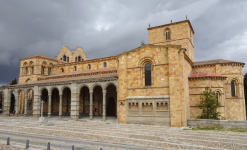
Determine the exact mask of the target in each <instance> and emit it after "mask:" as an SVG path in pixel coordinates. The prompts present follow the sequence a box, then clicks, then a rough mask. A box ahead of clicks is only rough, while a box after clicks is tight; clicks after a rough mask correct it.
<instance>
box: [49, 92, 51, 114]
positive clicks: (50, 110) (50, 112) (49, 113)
mask: <svg viewBox="0 0 247 150" xmlns="http://www.w3.org/2000/svg"><path fill="white" fill-rule="evenodd" d="M50 117H51V94H49V95H48V118H50Z"/></svg>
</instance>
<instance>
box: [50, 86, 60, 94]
mask: <svg viewBox="0 0 247 150" xmlns="http://www.w3.org/2000/svg"><path fill="white" fill-rule="evenodd" d="M54 89H57V90H58V92H59V87H56V86H52V87H50V88H49V89H48V93H49V94H51V93H52V91H53V90H54Z"/></svg>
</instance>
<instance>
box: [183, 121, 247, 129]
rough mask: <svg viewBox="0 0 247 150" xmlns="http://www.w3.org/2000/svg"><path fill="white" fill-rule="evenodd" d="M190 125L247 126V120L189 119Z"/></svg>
mask: <svg viewBox="0 0 247 150" xmlns="http://www.w3.org/2000/svg"><path fill="white" fill-rule="evenodd" d="M187 122H188V126H199V127H224V128H245V129H246V128H247V121H232V120H211V119H198V120H195V119H188V121H187Z"/></svg>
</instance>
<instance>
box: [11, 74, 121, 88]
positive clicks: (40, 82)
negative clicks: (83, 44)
mask: <svg viewBox="0 0 247 150" xmlns="http://www.w3.org/2000/svg"><path fill="white" fill-rule="evenodd" d="M108 77H117V73H108V74H98V75H90V76H79V77H72V78H59V79H50V80H41V81H33V82H28V83H22V84H16V85H14V86H20V85H30V84H42V83H54V82H66V81H77V80H87V79H98V78H101V79H102V78H108Z"/></svg>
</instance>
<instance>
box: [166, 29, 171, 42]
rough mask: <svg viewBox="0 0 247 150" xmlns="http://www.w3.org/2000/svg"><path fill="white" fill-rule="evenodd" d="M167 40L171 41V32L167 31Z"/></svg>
mask: <svg viewBox="0 0 247 150" xmlns="http://www.w3.org/2000/svg"><path fill="white" fill-rule="evenodd" d="M166 39H167V40H170V31H169V30H166Z"/></svg>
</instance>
